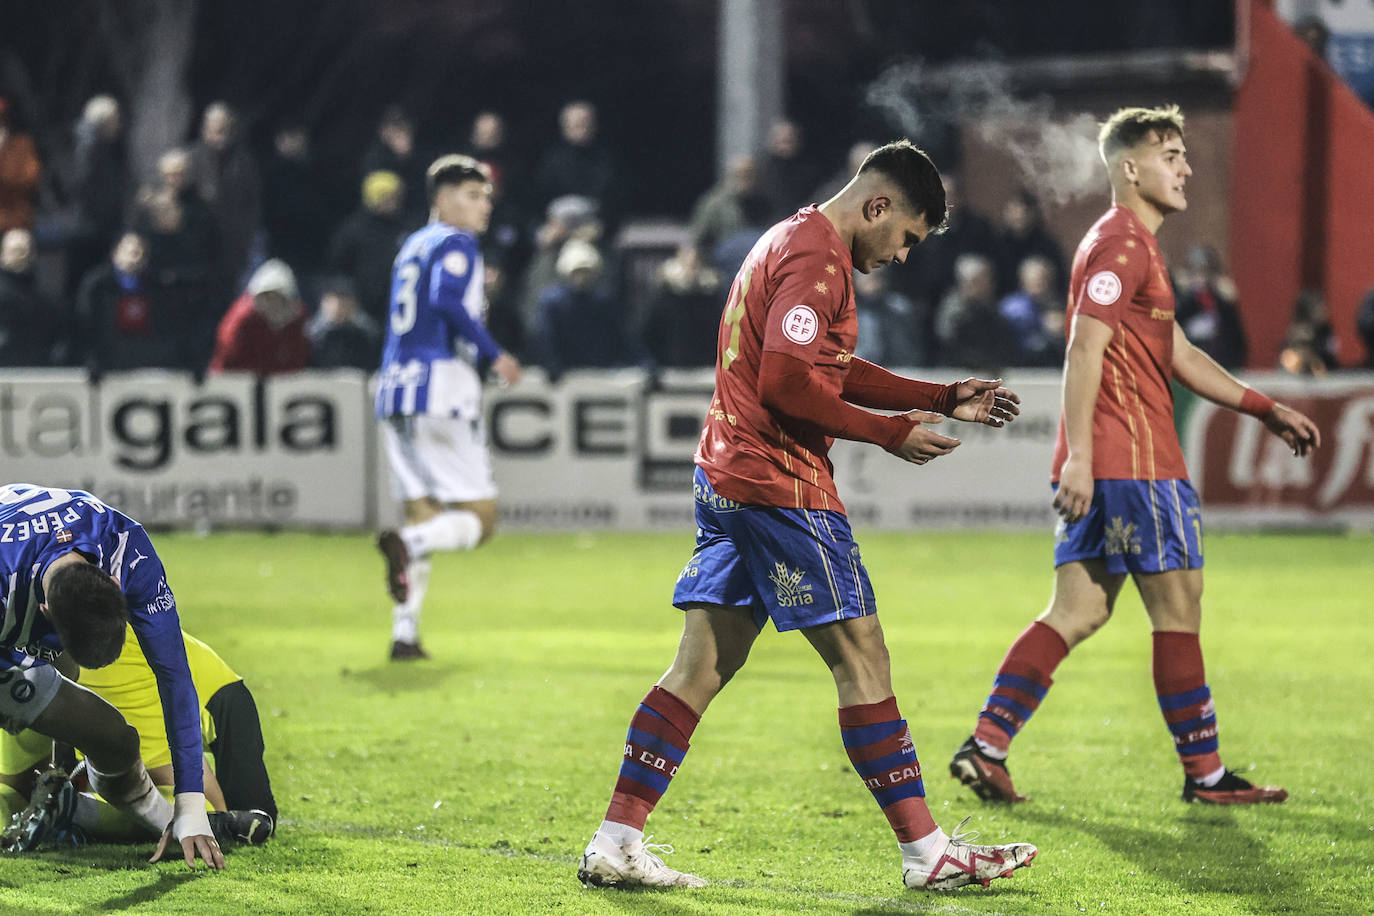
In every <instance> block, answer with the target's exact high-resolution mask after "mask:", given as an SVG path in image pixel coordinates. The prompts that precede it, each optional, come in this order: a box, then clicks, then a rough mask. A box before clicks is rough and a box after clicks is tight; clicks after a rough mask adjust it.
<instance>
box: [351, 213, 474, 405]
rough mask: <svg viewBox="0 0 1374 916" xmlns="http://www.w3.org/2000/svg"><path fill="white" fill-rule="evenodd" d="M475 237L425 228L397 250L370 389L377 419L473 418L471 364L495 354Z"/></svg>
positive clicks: (438, 226) (435, 226) (446, 227)
mask: <svg viewBox="0 0 1374 916" xmlns="http://www.w3.org/2000/svg"><path fill="white" fill-rule="evenodd" d="M483 282H484V278H483V269H482V252H481V249H480V248H479V247H478V244H477V237H476V236H475V235H473V234H472V233H470V232H466V231H463V230H461V229H455V228H454V227H453V226H450V225H447V224H445V223H440V222H433V223H430V224H429V225H428V226H425V227H424V228H423V229H420V230H419V231H417V232H415V233H413V234H412V235H411V236H410V238H408V239H406V241H405V244H404V245H403V246H401V251H400V253H399V254H398V255H396V263H395V266H394V268H393V269H392V273H391V310H390V320H389V321H388V322H387V329H386V344H385V346H384V347H383V349H382V366H381V373H380V376H379V378H378V383H377V416H378V417H379V418H381V417H389V416H395V415H398V414H400V415H405V416H409V415H414V414H427V415H430V416H439V417H465V418H468V419H476V418H477V417H479V416H480V414H481V403H480V395H481V379H480V378H479V377H478V375H477V359H478V357H483V358H486V359H495V358H496V357H497V356H499V355H500V354H501V348H500V347H499V346H497V344H496V342H495V341H494V340H492V338H491V335H490V334H488V333H487V330H486V327H485V326H484V325H483V319H484V313H485V311H486V293H485V290H484V289H483Z"/></svg>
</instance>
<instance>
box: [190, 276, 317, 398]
mask: <svg viewBox="0 0 1374 916" xmlns="http://www.w3.org/2000/svg"><path fill="white" fill-rule="evenodd" d="M309 362H310V341H309V340H307V339H306V336H305V306H304V304H302V302H301V300H300V294H299V292H298V291H297V288H296V276H295V274H293V273H292V272H291V268H290V267H288V266H287V265H286V262H285V261H280V260H277V259H276V258H272V259H271V260H268V261H264V262H263V264H262V266H260V267H259V268H258V269H257V270H255V271H253V275H252V276H251V277H250V278H249V279H248V285H247V287H245V288H244V291H243V295H241V296H239V298H238V299H236V300H235V301H234V304H233V305H231V306H229V311H228V312H226V313H225V315H224V319H223V320H222V321H220V324H219V331H218V332H217V333H216V334H215V352H214V354H213V355H212V356H211V357H210V366H209V371H210V372H211V373H216V372H233V371H238V372H255V373H257V374H259V375H277V374H279V373H284V372H296V371H298V370H300V369H304V368H305V367H306V366H307V365H308V364H309Z"/></svg>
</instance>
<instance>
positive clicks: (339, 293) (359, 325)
mask: <svg viewBox="0 0 1374 916" xmlns="http://www.w3.org/2000/svg"><path fill="white" fill-rule="evenodd" d="M305 336H306V337H307V338H309V340H310V366H311V368H313V369H362V370H364V371H366V372H371V371H372V370H374V369H376V368H377V363H378V361H379V360H380V359H381V355H382V336H381V333H380V331H379V330H378V328H377V325H376V323H375V322H373V321H372V319H371V318H369V317H368V316H367V315H366V314H364V313H363V311H362V309H360V308H359V307H358V296H357V293H356V292H355V291H354V289H353V284H352V283H350V282H349V281H348V280H345V279H334V280H330V281H328V282H326V283H325V284H324V287H323V289H322V290H321V292H320V310H319V311H318V312H316V313H315V317H313V318H311V319H310V321H309V323H308V324H306V326H305Z"/></svg>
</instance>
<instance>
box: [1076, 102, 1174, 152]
mask: <svg viewBox="0 0 1374 916" xmlns="http://www.w3.org/2000/svg"><path fill="white" fill-rule="evenodd" d="M1152 133H1153V134H1157V135H1158V136H1159V137H1160V139H1163V138H1165V137H1168V136H1171V135H1172V134H1178V135H1179V136H1180V137H1181V136H1183V112H1182V111H1181V110H1180V109H1179V107H1178V106H1177V105H1161V106H1160V107H1158V108H1120V109H1118V110H1117V111H1115V112H1114V113H1113V114H1112V116H1111V117H1110V118H1108V119H1107V120H1106V121H1105V122H1104V123H1103V125H1102V129H1101V130H1100V131H1098V133H1097V151H1098V153H1100V154H1101V156H1102V161H1103V162H1108V161H1110V160H1111V158H1112V156H1114V155H1116V154H1117V153H1119V152H1121V151H1122V150H1126V149H1135V148H1136V146H1138V145H1139V144H1140V142H1141V141H1142V140H1145V139H1147V138H1148V137H1149V136H1150V134H1152Z"/></svg>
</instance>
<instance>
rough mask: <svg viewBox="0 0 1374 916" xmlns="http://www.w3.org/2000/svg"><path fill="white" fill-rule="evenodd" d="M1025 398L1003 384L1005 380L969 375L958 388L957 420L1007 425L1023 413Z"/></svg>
mask: <svg viewBox="0 0 1374 916" xmlns="http://www.w3.org/2000/svg"><path fill="white" fill-rule="evenodd" d="M1020 404H1021V398H1020V397H1018V396H1017V394H1016V392H1014V391H1011V390H1010V389H1007V388H1003V387H1002V380H1001V379H1000V378H996V379H986V378H966V379H964V380H963V381H962V382H960V383H959V384H958V385H956V386H955V388H954V412H953V413H951V414H950V416H952V417H953V418H954V419H956V420H963V421H964V422H965V423H982V424H983V425H984V426H995V427H1002V426H1006V425H1007V424H1008V423H1010V422H1011V421H1012V420H1015V419H1016V417H1017V415H1018V414H1020V413H1021V407H1020Z"/></svg>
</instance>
